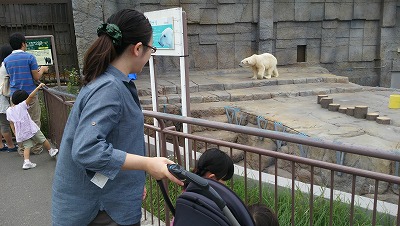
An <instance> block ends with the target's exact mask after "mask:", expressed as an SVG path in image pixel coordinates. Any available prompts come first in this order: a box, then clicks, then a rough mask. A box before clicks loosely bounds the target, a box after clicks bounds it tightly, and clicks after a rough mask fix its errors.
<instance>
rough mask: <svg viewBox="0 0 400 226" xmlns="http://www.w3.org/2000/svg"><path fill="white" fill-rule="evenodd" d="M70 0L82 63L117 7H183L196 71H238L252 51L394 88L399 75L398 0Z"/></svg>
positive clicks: (164, 63)
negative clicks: (98, 30)
mask: <svg viewBox="0 0 400 226" xmlns="http://www.w3.org/2000/svg"><path fill="white" fill-rule="evenodd" d="M72 2H73V8H74V17H75V30H76V38H77V45H78V52H79V60H80V64H81V65H82V56H83V54H84V52H85V51H86V49H87V47H88V46H89V44H90V43H91V42H92V41H93V39H94V38H95V37H96V34H95V29H96V27H97V25H98V24H100V23H101V22H102V21H103V20H104V19H105V18H107V17H108V16H110V15H111V14H112V13H113V12H115V11H116V10H118V9H122V8H135V9H137V10H139V11H142V12H147V11H154V10H161V9H166V8H173V7H182V8H183V10H184V11H185V12H186V13H187V20H188V44H189V61H190V69H191V70H210V69H211V70H214V69H226V68H237V67H238V64H239V62H240V60H241V59H243V58H245V57H247V56H249V55H251V54H253V53H263V52H270V53H272V54H274V55H275V56H276V57H277V59H278V64H279V65H290V64H297V63H299V62H298V61H299V59H301V58H304V59H305V62H304V63H307V64H321V65H323V66H324V67H326V68H327V69H329V70H330V72H331V73H334V74H337V75H343V76H348V77H349V79H350V81H351V82H355V83H358V84H361V85H370V86H378V85H380V86H384V87H389V86H390V84H391V77H392V74H393V72H400V69H399V68H400V66H398V65H399V62H400V54H399V52H398V49H399V48H400V39H399V36H400V35H399V33H400V28H399V24H400V16H398V14H400V3H399V2H398V1H394V0H382V1H381V0H362V1H356V0H351V1H346V2H341V1H326V0H317V1H315V0H312V1H311V0H309V1H301V2H297V1H282V0H275V1H271V0H268V1H267V0H258V1H256V0H213V1H201V0H170V1H168V0H158V1H155V0H143V1H140V3H138V2H137V1H132V0H121V1H104V0H103V1H99V0H97V1H96V0H84V1H78V0H73V1H72ZM399 51H400V50H399ZM156 62H157V66H156V70H157V72H158V73H161V74H162V73H166V72H174V73H175V72H176V71H177V70H178V69H179V58H178V57H157V61H156Z"/></svg>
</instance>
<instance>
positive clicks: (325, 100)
mask: <svg viewBox="0 0 400 226" xmlns="http://www.w3.org/2000/svg"><path fill="white" fill-rule="evenodd" d="M320 103H321V107H322V108H328V106H329V104H331V103H333V98H330V97H323V98H321V101H320Z"/></svg>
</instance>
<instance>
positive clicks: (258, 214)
mask: <svg viewBox="0 0 400 226" xmlns="http://www.w3.org/2000/svg"><path fill="white" fill-rule="evenodd" d="M248 209H249V212H250V214H251V216H252V217H253V220H254V223H256V226H279V221H278V218H277V217H276V215H275V213H274V212H273V211H272V210H271V209H270V208H268V207H267V206H266V205H265V204H253V205H250V206H249V207H248Z"/></svg>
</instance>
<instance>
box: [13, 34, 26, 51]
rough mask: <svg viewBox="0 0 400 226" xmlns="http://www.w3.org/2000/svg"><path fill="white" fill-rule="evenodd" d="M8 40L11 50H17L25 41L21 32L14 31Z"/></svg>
mask: <svg viewBox="0 0 400 226" xmlns="http://www.w3.org/2000/svg"><path fill="white" fill-rule="evenodd" d="M9 41H10V45H11V47H12V48H13V50H17V49H21V47H22V44H23V43H26V38H25V35H23V34H21V33H14V34H12V35H10V39H9Z"/></svg>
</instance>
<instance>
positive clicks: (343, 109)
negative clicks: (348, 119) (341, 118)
mask: <svg viewBox="0 0 400 226" xmlns="http://www.w3.org/2000/svg"><path fill="white" fill-rule="evenodd" d="M338 111H339V113H343V114H346V111H347V107H339V109H338Z"/></svg>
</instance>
